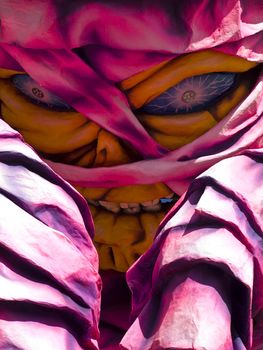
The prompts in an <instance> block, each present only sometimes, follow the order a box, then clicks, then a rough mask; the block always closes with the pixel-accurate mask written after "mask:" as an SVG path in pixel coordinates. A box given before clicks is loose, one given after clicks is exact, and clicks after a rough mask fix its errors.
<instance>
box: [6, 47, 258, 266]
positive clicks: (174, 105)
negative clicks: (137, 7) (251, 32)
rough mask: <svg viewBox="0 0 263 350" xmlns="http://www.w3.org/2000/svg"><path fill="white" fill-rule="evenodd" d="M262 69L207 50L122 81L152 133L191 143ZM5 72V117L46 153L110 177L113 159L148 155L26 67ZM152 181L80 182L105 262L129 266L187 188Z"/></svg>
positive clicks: (168, 144) (176, 143)
mask: <svg viewBox="0 0 263 350" xmlns="http://www.w3.org/2000/svg"><path fill="white" fill-rule="evenodd" d="M76 69H77V68H76ZM259 69H260V66H259V65H257V64H256V63H254V62H249V61H247V60H245V59H242V58H239V57H235V56H230V55H227V54H224V53H220V52H216V51H213V50H205V51H198V52H194V53H190V54H186V55H182V56H178V57H176V58H173V59H168V60H166V61H164V62H161V63H160V64H158V65H154V66H152V67H151V68H150V69H148V70H145V71H140V72H138V73H137V74H135V75H132V76H131V77H129V78H127V79H125V80H124V81H120V82H119V83H118V88H119V89H120V90H121V91H123V92H124V94H125V95H126V97H127V101H128V103H129V106H128V107H127V108H130V109H131V110H132V112H133V113H134V114H135V116H136V117H137V119H138V121H139V123H140V124H141V125H142V126H143V128H144V129H145V130H146V131H147V133H148V134H149V135H151V137H152V138H153V139H154V140H155V141H156V142H157V143H158V144H159V145H161V146H162V148H163V149H166V150H168V151H173V150H176V149H180V148H182V147H183V146H185V145H187V144H191V143H192V142H193V141H194V140H196V139H198V138H199V137H201V136H202V135H204V134H205V133H207V132H208V131H209V130H210V129H212V128H213V127H215V126H216V125H217V124H218V123H220V122H221V121H222V120H223V119H224V118H225V117H226V116H228V115H229V113H231V112H232V111H233V110H234V109H235V108H236V107H237V106H238V105H240V104H241V103H242V101H243V100H244V99H245V98H246V97H247V96H248V95H249V93H250V92H251V90H252V89H253V87H254V85H255V83H256V80H257V78H258V75H259ZM0 77H1V79H0V99H1V101H2V103H1V114H2V117H3V119H4V120H5V121H6V122H7V123H8V124H9V125H11V126H12V127H13V128H15V129H17V130H18V131H19V132H20V133H21V134H22V135H23V137H24V139H25V140H26V141H27V142H28V143H29V144H30V145H31V146H32V147H33V148H34V149H35V150H36V151H37V152H38V154H39V155H40V156H41V157H42V158H44V159H45V160H50V161H52V162H55V163H63V164H68V165H74V166H77V167H81V168H86V169H94V168H96V169H98V170H100V174H102V176H103V174H104V173H105V177H107V172H106V170H107V169H108V168H110V167H113V166H119V165H123V164H132V163H134V164H138V165H139V164H140V162H142V161H143V158H142V155H141V154H140V152H138V150H136V149H134V147H133V146H132V145H131V144H129V143H128V142H127V141H126V140H124V139H121V138H120V137H118V136H116V135H114V134H113V133H112V132H110V131H109V130H106V129H105V128H103V127H101V126H100V125H99V124H97V123H95V122H94V121H92V120H89V119H88V118H87V117H84V116H83V115H82V114H81V113H79V112H77V111H76V110H74V109H73V108H72V107H71V106H70V105H69V104H68V103H67V102H65V101H63V99H61V98H59V97H58V96H56V95H55V94H54V93H51V92H50V91H48V90H47V89H45V88H44V87H42V86H40V85H39V84H38V83H37V82H36V81H34V80H33V79H32V78H31V77H30V76H29V75H28V74H27V73H26V72H16V71H12V70H5V69H2V70H0ZM154 164H155V167H153V168H152V169H151V171H152V176H153V177H154V176H155V173H156V172H157V171H158V169H157V168H156V164H158V162H155V163H154ZM160 166H161V165H160ZM116 169H118V167H117V168H116ZM139 171H140V168H139V166H138V172H139ZM138 176H140V174H138ZM142 176H143V175H142ZM185 176H186V175H185ZM171 179H173V174H171ZM129 181H130V183H129ZM152 182H153V181H150V183H145V184H136V183H134V181H133V179H132V176H131V179H130V180H129V178H128V179H126V185H125V186H120V187H114V186H113V187H109V186H107V188H106V187H105V188H103V187H92V186H89V187H86V186H78V185H75V187H76V189H77V190H78V191H79V192H80V193H81V194H82V195H83V196H84V197H85V198H86V199H87V201H88V203H89V206H90V209H91V212H92V215H93V218H94V222H95V232H96V234H95V244H96V247H97V249H98V252H99V255H100V267H101V268H102V269H115V270H118V271H126V270H127V268H128V267H129V266H130V265H131V264H132V263H133V262H134V261H135V260H136V259H137V258H138V257H139V256H140V255H141V254H142V253H143V252H144V251H145V250H146V249H147V248H148V247H149V246H150V245H151V242H152V240H153V238H154V234H155V232H156V229H157V227H158V225H159V223H160V222H161V220H162V219H163V217H164V215H165V214H166V213H167V212H168V210H169V208H170V207H171V206H172V205H173V204H174V203H175V201H176V200H177V199H178V196H179V195H181V192H180V191H179V190H178V192H177V191H176V186H175V187H173V189H171V187H172V186H169V184H167V181H166V180H165V179H163V181H156V182H155V183H154V182H153V183H152ZM73 183H74V182H73Z"/></svg>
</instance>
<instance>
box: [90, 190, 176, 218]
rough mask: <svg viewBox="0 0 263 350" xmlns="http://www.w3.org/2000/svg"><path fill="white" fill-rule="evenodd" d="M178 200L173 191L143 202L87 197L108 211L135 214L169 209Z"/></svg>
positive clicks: (91, 202)
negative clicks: (112, 200) (124, 201)
mask: <svg viewBox="0 0 263 350" xmlns="http://www.w3.org/2000/svg"><path fill="white" fill-rule="evenodd" d="M177 200H178V196H177V195H176V194H175V193H172V194H170V195H168V196H165V197H163V198H156V199H154V200H151V201H146V202H141V203H116V202H109V201H100V200H98V201H95V200H92V199H87V202H88V203H89V204H90V205H92V206H95V207H98V208H101V209H106V210H107V211H109V212H111V213H114V214H118V213H123V214H131V215H135V214H138V213H142V212H146V213H155V212H160V211H167V210H169V209H170V208H171V207H172V205H173V204H175V202H176V201H177Z"/></svg>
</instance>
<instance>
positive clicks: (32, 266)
mask: <svg viewBox="0 0 263 350" xmlns="http://www.w3.org/2000/svg"><path fill="white" fill-rule="evenodd" d="M0 144H1V152H0V173H1V178H0V188H1V189H0V193H1V196H0V197H1V198H0V202H1V204H0V206H1V211H0V216H1V219H0V222H1V223H0V226H1V227H0V235H1V244H0V250H1V258H0V260H1V262H0V270H1V272H0V284H1V290H0V299H1V314H2V316H1V321H0V328H1V340H0V347H1V349H4V348H7V347H8V346H11V347H12V349H13V348H19V349H20V348H21V349H22V348H23V349H24V348H26V349H32V350H33V349H36V348H37V349H40V347H39V345H38V342H39V339H41V348H46V349H51V348H54V346H55V347H56V348H58V349H83V348H86V347H87V346H88V348H89V349H96V341H95V340H96V339H97V338H98V329H97V323H98V317H99V309H100V289H101V282H100V278H99V275H98V272H97V269H98V258H97V253H96V251H95V248H94V247H93V244H92V241H91V237H90V236H89V234H88V232H89V233H90V234H91V235H92V234H93V223H92V220H91V217H90V214H89V212H88V208H87V205H86V203H85V201H84V199H83V198H82V197H81V196H80V195H79V194H78V193H77V192H76V191H75V190H74V189H73V188H72V187H71V186H70V185H68V184H66V183H65V182H64V181H63V180H62V179H61V178H60V177H59V176H57V175H56V174H55V173H54V172H53V171H52V170H51V169H49V168H48V167H47V166H46V164H45V163H43V162H42V161H41V160H40V159H39V157H38V156H37V155H36V154H35V153H34V151H33V150H32V149H31V148H30V147H29V146H28V145H26V144H25V143H24V142H23V140H22V139H21V137H20V135H19V134H18V133H17V132H15V131H14V130H12V129H11V128H10V127H9V126H8V125H7V124H6V123H5V122H3V121H1V122H0Z"/></svg>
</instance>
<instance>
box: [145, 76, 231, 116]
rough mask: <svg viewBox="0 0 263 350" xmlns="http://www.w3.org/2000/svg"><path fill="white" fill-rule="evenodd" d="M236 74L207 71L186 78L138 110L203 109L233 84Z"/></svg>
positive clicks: (177, 111) (164, 112)
mask: <svg viewBox="0 0 263 350" xmlns="http://www.w3.org/2000/svg"><path fill="white" fill-rule="evenodd" d="M236 75H237V74H235V73H209V74H203V75H197V76H193V77H190V78H187V79H185V80H183V81H181V82H180V83H179V84H177V85H175V86H173V87H172V88H170V89H168V90H166V91H165V92H163V93H162V94H160V95H159V96H158V97H156V98H155V99H153V100H152V101H151V102H149V103H147V104H145V105H144V106H143V107H142V108H141V109H140V111H142V112H144V113H148V114H157V115H169V114H184V113H190V112H198V111H201V110H204V109H205V108H206V107H209V106H210V105H211V104H213V103H214V102H216V101H217V100H218V99H219V98H221V97H223V96H224V95H225V94H226V93H227V92H228V91H229V90H230V89H231V88H232V87H233V86H234V84H235V80H236Z"/></svg>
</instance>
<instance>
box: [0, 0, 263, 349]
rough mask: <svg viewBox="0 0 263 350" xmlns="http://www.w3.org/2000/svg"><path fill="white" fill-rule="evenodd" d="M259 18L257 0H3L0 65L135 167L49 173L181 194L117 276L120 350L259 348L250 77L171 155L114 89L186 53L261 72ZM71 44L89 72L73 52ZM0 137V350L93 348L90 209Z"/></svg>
mask: <svg viewBox="0 0 263 350" xmlns="http://www.w3.org/2000/svg"><path fill="white" fill-rule="evenodd" d="M14 8H15V9H16V11H14ZM171 9H172V10H171ZM262 12H263V9H262V5H261V2H260V1H222V2H220V3H219V2H215V1H185V2H183V4H182V3H181V2H176V6H175V3H174V2H171V1H167V2H160V3H158V2H155V4H152V2H145V3H144V4H143V6H142V5H139V4H137V3H136V2H126V3H125V6H124V5H120V4H119V3H118V2H113V1H112V2H107V3H106V2H93V1H90V2H88V3H85V2H74V3H69V2H65V3H62V2H54V1H31V2H27V1H2V2H1V6H0V14H1V20H2V21H1V52H0V62H1V67H3V68H6V69H10V70H16V71H21V72H22V71H26V72H27V73H28V74H29V75H30V76H31V77H32V78H33V79H34V80H36V81H37V82H38V83H40V84H41V85H42V86H44V87H45V88H47V89H48V90H49V91H50V92H53V93H54V94H56V95H58V96H59V97H61V98H62V99H63V100H65V101H66V102H67V103H68V104H70V105H72V106H73V107H74V108H75V109H76V110H77V111H78V112H80V113H81V114H82V115H83V116H84V117H86V118H88V119H89V120H92V121H94V122H96V123H97V124H98V125H100V126H102V127H103V128H104V129H105V130H107V131H109V132H111V133H112V134H114V135H115V136H117V137H119V138H121V139H122V140H125V141H127V142H128V143H129V144H130V145H131V146H132V147H133V148H134V149H135V150H136V151H137V152H139V153H140V154H141V156H142V160H141V161H139V162H132V163H129V164H122V165H114V166H112V167H109V168H103V169H101V168H93V169H86V168H80V167H77V166H72V165H65V164H57V163H55V162H52V161H48V162H47V163H48V164H49V165H50V166H51V167H52V168H53V170H55V172H56V173H57V174H58V175H61V176H62V177H63V178H64V179H65V180H68V181H69V182H71V183H73V184H75V185H79V186H90V187H108V188H109V187H118V186H127V185H136V184H155V183H158V182H163V183H165V184H166V185H168V186H169V188H171V189H172V190H173V191H175V192H176V193H178V194H180V195H181V194H183V193H184V192H185V191H187V192H186V194H185V195H184V197H183V198H182V199H181V200H180V201H179V202H178V204H177V205H176V207H175V208H174V209H173V210H172V211H171V212H170V213H169V214H168V216H167V218H166V219H165V220H164V222H163V223H162V224H161V228H160V230H159V234H158V236H157V239H156V240H155V242H154V244H153V246H152V248H150V250H149V251H148V252H146V254H145V255H143V256H142V257H141V258H140V259H139V260H138V262H137V263H136V264H135V265H134V266H133V267H132V268H131V269H130V270H129V272H128V283H129V285H130V287H131V289H132V291H133V311H134V312H133V316H134V320H135V321H134V323H133V324H132V326H131V328H130V329H129V330H128V332H127V334H126V335H125V337H124V338H123V341H122V347H123V348H124V349H130V350H135V349H152V350H153V349H166V348H176V349H181V348H183V349H188V348H194V349H211V350H212V349H224V350H227V349H242V346H245V347H246V348H247V349H251V348H252V342H253V344H254V345H253V348H254V349H257V348H258V349H260V344H262V337H263V335H262V327H263V326H262V309H263V304H262V300H263V298H262V295H261V294H262V292H261V290H262V266H261V265H262V208H261V207H262V149H261V147H262V127H263V125H262V78H261V76H259V77H258V80H257V83H256V84H255V85H254V87H253V89H252V90H251V91H250V93H249V95H248V96H247V97H246V98H245V99H244V100H243V101H242V103H239V104H238V106H237V107H236V108H235V109H234V110H232V111H231V112H230V113H228V114H227V115H226V116H225V118H224V119H223V120H221V121H220V122H219V123H218V124H217V125H216V126H214V127H213V128H212V129H211V130H209V131H207V132H206V133H205V134H204V135H202V136H200V137H199V138H197V139H196V140H194V141H193V142H191V143H190V144H187V145H185V146H183V147H181V148H179V149H177V150H174V151H168V149H166V148H164V146H160V145H159V144H158V143H157V142H156V141H155V140H154V138H153V137H151V135H150V134H149V133H147V132H146V130H145V129H144V127H143V126H142V124H140V123H139V121H138V119H137V118H136V116H135V115H134V113H133V112H132V111H131V109H130V107H129V105H128V101H127V98H126V96H125V94H124V93H123V92H122V91H120V89H119V88H118V87H117V86H116V84H118V83H119V82H121V81H123V80H125V79H127V78H129V77H130V76H132V75H134V74H137V73H138V72H141V71H144V70H146V69H148V68H151V67H153V66H154V65H156V64H159V63H160V62H162V61H165V60H170V59H174V58H175V57H180V55H181V54H184V53H190V52H193V51H197V50H206V49H211V48H213V49H214V50H216V51H220V52H223V53H226V54H229V55H234V56H238V57H242V58H244V59H247V60H249V61H253V62H262V58H263V40H262V32H261V30H262V28H263V25H262V23H261V22H262ZM32 13H34V16H32ZM80 47H81V54H82V57H84V60H81V59H80V57H79V56H77V55H76V51H73V50H76V49H79V48H80ZM1 125H3V129H2V131H1V139H2V149H1V152H2V160H1V161H2V165H1V173H3V184H2V188H3V192H2V193H3V194H2V196H3V198H2V200H3V204H2V206H1V207H2V208H5V210H4V211H2V215H3V219H2V222H3V223H4V225H3V229H2V230H1V236H2V239H1V241H2V242H3V243H2V244H3V247H4V250H8V252H9V253H10V252H11V253H12V254H13V255H14V256H15V259H14V260H12V263H11V265H9V264H10V262H8V261H4V260H3V262H2V264H3V268H4V270H5V274H3V275H4V276H7V277H3V278H6V279H5V281H3V286H6V289H7V290H10V289H11V290H12V289H13V287H12V288H11V285H10V283H11V282H12V283H14V280H17V281H18V282H17V286H18V287H16V288H14V291H13V292H14V295H13V296H11V295H12V294H11V293H10V291H9V292H8V293H7V292H6V293H5V292H4V291H5V288H3V289H2V288H1V290H3V297H2V298H3V300H4V302H3V309H4V312H5V313H6V315H7V316H6V318H7V319H8V320H6V319H5V320H2V321H1V331H2V333H3V340H1V341H2V344H1V343H0V344H1V346H2V348H3V349H5V348H7V346H13V347H14V346H16V347H17V348H22V349H23V348H25V349H34V350H35V349H44V348H45V349H46V348H52V347H54V348H57V349H60V348H61V349H81V348H83V349H93V348H96V342H95V341H94V340H92V339H97V338H98V333H97V320H98V313H99V294H100V293H99V289H100V282H99V277H98V274H97V272H96V271H97V257H96V253H95V250H94V248H93V247H92V244H91V241H90V238H89V237H88V236H87V233H86V230H88V231H89V232H90V233H92V226H90V225H91V221H90V220H91V219H90V216H89V214H88V213H87V207H86V204H85V203H84V201H83V199H82V198H81V197H80V196H78V194H77V193H76V192H74V190H73V189H72V188H71V187H70V186H69V185H66V184H65V183H64V182H63V181H62V180H61V178H60V177H59V176H58V175H56V174H55V173H53V172H52V171H50V169H49V168H48V167H47V166H46V165H45V164H43V162H42V161H40V159H39V158H38V157H37V156H36V155H35V154H34V152H33V151H32V150H31V149H30V148H28V147H27V146H25V145H24V144H23V142H22V140H21V138H20V137H19V136H18V134H16V133H15V132H13V131H10V129H9V128H8V127H7V126H6V125H5V124H4V123H2V124H1ZM17 152H18V153H19V154H18V155H16V154H17ZM23 154H24V155H23ZM13 155H16V157H14V158H12V157H13ZM226 158H228V159H226ZM10 159H13V161H12V162H11V163H10ZM24 159H26V163H25V165H23V164H24V163H22V165H20V164H21V162H22V160H24ZM28 164H32V166H31V165H28ZM35 164H36V165H35ZM215 164H216V165H215ZM17 165H19V167H17ZM33 165H34V166H35V168H34V167H33ZM28 168H29V169H28ZM153 169H154V171H153ZM207 169H208V170H207ZM28 171H29V173H28ZM204 171H206V172H204ZM203 172H204V173H203ZM200 174H201V175H200ZM198 175H199V177H197V176H198ZM39 176H40V178H39ZM10 177H11V179H12V184H13V185H12V188H8V186H9V183H10V182H9V181H10ZM196 177H197V178H196ZM5 178H6V179H8V181H7V180H6V181H5V180H4V179H5ZM18 179H19V183H17V180H18ZM57 181H58V182H57ZM47 182H48V184H47ZM14 184H15V185H14ZM36 184H39V185H36ZM5 186H7V187H5ZM47 186H48V187H50V189H49V190H47V188H48V187H47ZM189 186H190V187H189ZM36 189H37V190H36ZM43 191H44V194H43ZM51 199H52V200H51ZM50 200H51V203H50ZM36 203H37V204H36ZM39 203H40V204H39ZM76 203H78V205H77V207H78V208H77V207H76ZM43 208H44V209H43ZM46 208H48V209H47V210H46ZM79 210H80V212H81V213H82V215H80V214H79ZM72 211H73V212H72ZM54 213H55V214H54ZM61 215H62V217H63V225H62V224H61V221H62V219H61ZM13 217H16V218H17V222H16V223H14V221H12V220H10V218H13ZM65 217H66V220H65ZM87 218H88V221H89V222H86V221H85V220H87ZM7 219H8V220H7ZM36 219H37V220H36ZM83 220H84V221H83ZM65 222H68V223H69V224H68V225H66V226H65ZM85 223H86V226H85ZM21 227H22V228H21ZM72 227H76V230H74V232H72ZM17 228H19V235H17V234H14V232H17V230H18V229H17ZM54 230H55V231H54ZM36 232H37V234H36ZM21 237H22V238H23V239H21ZM47 237H49V239H47ZM79 237H81V239H80V238H79ZM11 253H10V254H11ZM16 259H17V261H18V263H16ZM20 261H22V262H23V264H25V265H22V266H25V269H26V270H27V271H31V270H32V269H33V268H34V269H36V272H35V273H36V276H37V277H36V279H37V281H35V280H34V278H33V277H32V276H33V275H32V274H30V276H28V275H26V276H24V271H22V272H21V267H20V266H18V265H20ZM65 262H66V263H65ZM9 267H10V270H9ZM11 270H12V271H11ZM43 270H44V275H42V272H43ZM34 271H35V270H34ZM13 274H16V276H14V275H13ZM12 276H13V277H12ZM50 280H51V281H52V283H51V282H50ZM53 283H54V285H53ZM9 285H10V287H8V286H9ZM8 288H10V289H8ZM32 291H34V293H33V292H32ZM38 291H39V292H38ZM15 292H16V293H15ZM23 292H24V293H25V295H24V296H23ZM10 296H11V297H10ZM193 296H194V297H193ZM11 298H12V300H11V301H10V299H11ZM160 300H161V301H162V302H161V303H160ZM28 303H29V304H30V306H31V304H35V305H36V309H34V308H31V309H32V310H33V311H32V315H28V317H29V319H30V322H26V323H25V322H23V321H21V318H20V317H21V314H22V313H23V314H25V313H24V312H23V307H25V306H27V305H28ZM11 304H12V305H15V306H12V305H11ZM18 304H19V305H21V309H20V308H17V307H16V306H17V305H18ZM47 305H48V307H47V309H48V311H49V310H52V311H57V310H58V309H61V310H63V312H62V313H63V315H62V316H61V318H59V316H57V313H56V317H58V318H59V320H58V321H56V322H54V319H53V317H51V316H50V315H52V313H50V314H48V315H47V313H46V310H47V309H46V306H47ZM189 305H191V308H189ZM182 306H183V307H182ZM65 310H66V311H65ZM65 312H69V315H70V316H69V318H70V322H68V323H67V315H68V314H67V315H65ZM58 314H59V312H58ZM211 314H213V317H210V315H211ZM72 317H73V321H72ZM51 318H52V320H51ZM111 318H112V321H113V320H114V319H115V318H116V310H112V315H111ZM231 318H232V326H233V327H232V330H231V329H230V322H231ZM252 321H254V329H253V332H252ZM213 322H215V325H213ZM54 323H55V325H54ZM79 324H81V326H82V327H83V328H81V327H79ZM14 325H15V327H16V328H15V329H16V331H14V328H13V327H14ZM212 325H213V326H212ZM70 327H73V328H74V330H72V329H70ZM124 328H125V326H124ZM33 330H34V332H35V333H34V334H35V336H32V332H33ZM29 334H30V335H29ZM25 339H26V340H25ZM36 339H37V340H36ZM40 339H41V341H40ZM42 339H44V340H45V341H46V342H48V341H50V343H51V344H48V343H44V340H43V341H42ZM10 344H12V345H10ZM242 344H243V345H242ZM104 348H105V349H106V348H107V347H106V346H104ZM110 348H114V345H113V344H110V345H109V346H108V349H110Z"/></svg>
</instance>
